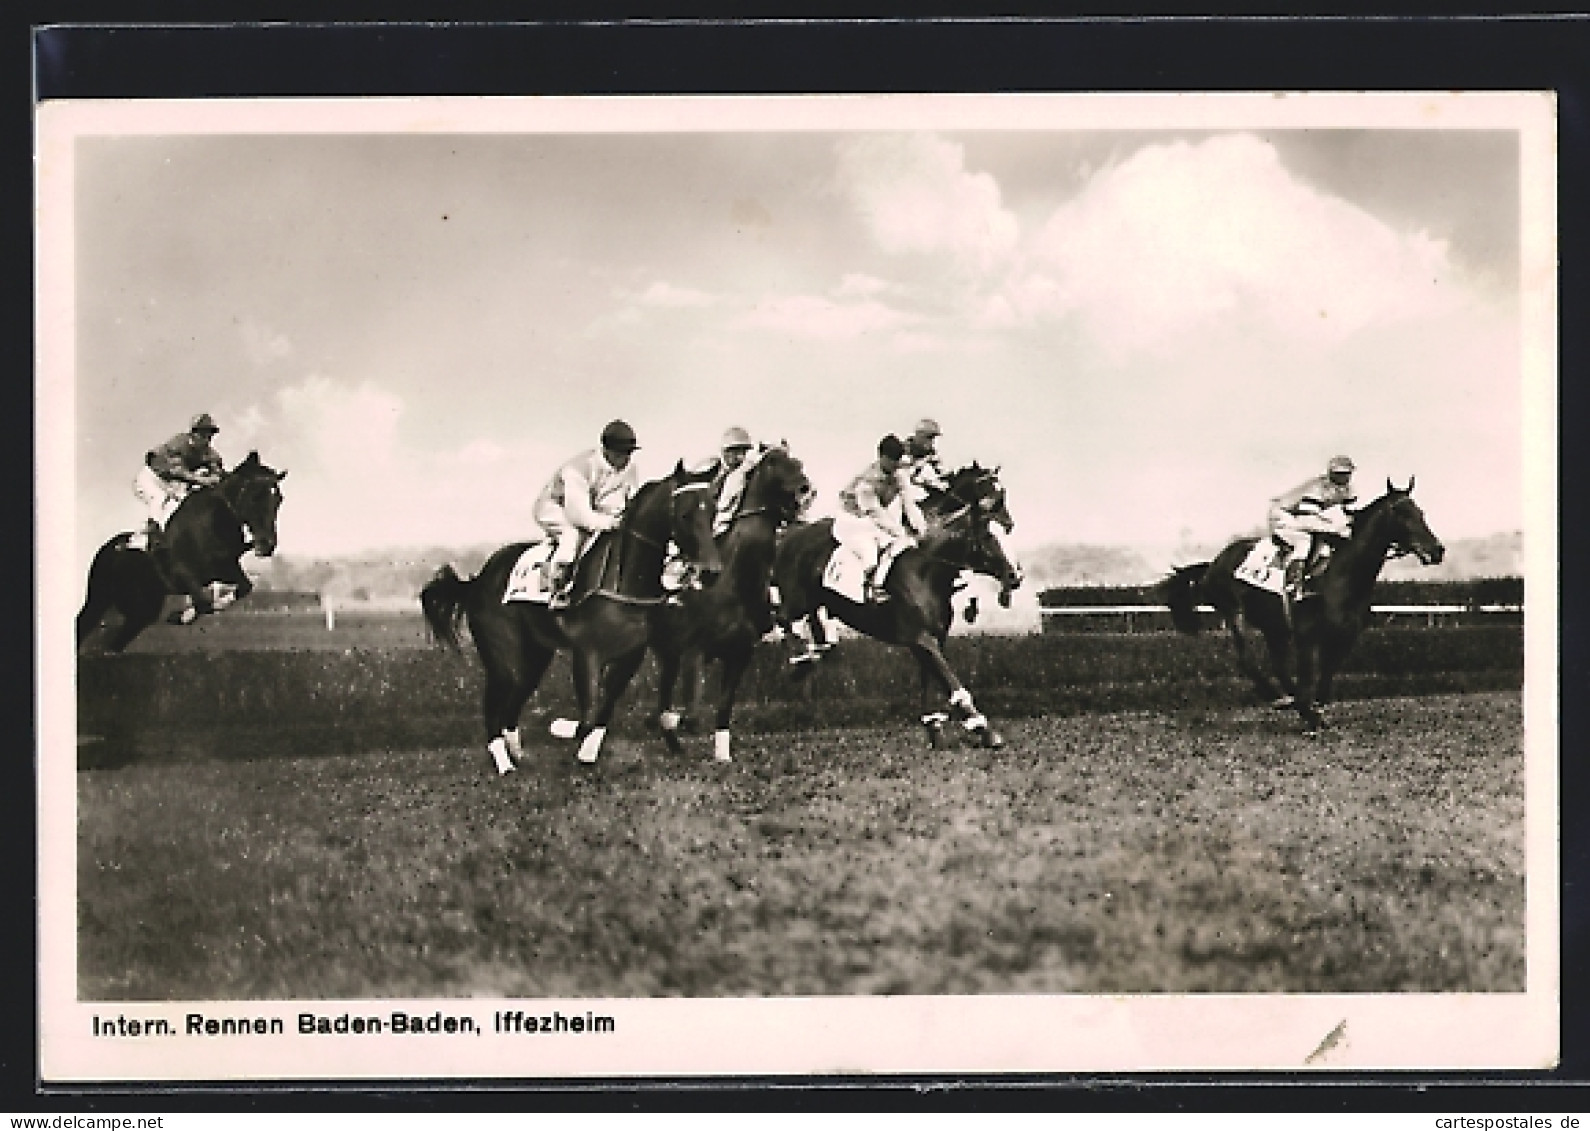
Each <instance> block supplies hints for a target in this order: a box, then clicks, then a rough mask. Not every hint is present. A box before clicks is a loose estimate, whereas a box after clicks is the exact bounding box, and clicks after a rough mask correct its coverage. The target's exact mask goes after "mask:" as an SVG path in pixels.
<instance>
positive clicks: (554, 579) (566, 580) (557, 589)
mask: <svg viewBox="0 0 1590 1131" xmlns="http://www.w3.org/2000/svg"><path fill="white" fill-rule="evenodd" d="M547 564H548V569H549V570H550V576H549V578H548V581H547V591H548V592H550V593H551V594H552V599H551V601H550V602H549V603H550V604H551V605H553V606H554V607H556V608H566V607H567V606H568V603H569V597H570V592H569V590H570V589H572V588H573V587H574V563H573V562H549V563H547Z"/></svg>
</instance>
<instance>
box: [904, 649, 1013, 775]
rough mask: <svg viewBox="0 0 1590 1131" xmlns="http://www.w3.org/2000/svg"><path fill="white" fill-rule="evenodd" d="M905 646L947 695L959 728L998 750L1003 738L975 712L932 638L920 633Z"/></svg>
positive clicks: (966, 691) (1003, 741) (975, 708)
mask: <svg viewBox="0 0 1590 1131" xmlns="http://www.w3.org/2000/svg"><path fill="white" fill-rule="evenodd" d="M909 647H910V649H911V652H912V654H913V655H915V656H916V659H917V663H919V664H924V665H928V666H930V667H931V668H932V670H933V674H934V675H936V676H937V677H938V679H939V682H940V683H942V684H943V685H944V687H945V689H946V690H947V691H948V692H949V693H950V710H951V712H953V713H954V715H955V717H956V718H958V719H960V720H961V725H962V726H963V727H965V728H966V730H967V732H968V733H969V734H975V735H977V736H978V738H979V739H980V740H981V741H982V744H983V745H984V746H986V747H988V748H989V749H998V748H999V747H1001V746H1003V745H1005V740H1004V738H1003V737H1001V736H1000V734H999V732H998V731H996V730H995V729H994V728H993V727H991V726H990V725H989V724H988V719H987V718H986V717H984V715H983V713H982V712H981V711H979V710H978V709H977V704H976V703H974V702H972V693H971V691H970V690H969V689H968V688H967V687H966V685H965V684H963V683H962V682H961V681H960V680H959V679H957V678H956V676H955V673H954V672H953V671H951V670H950V665H949V663H948V662H947V661H946V660H945V659H944V650H943V649H942V648H941V647H940V646H939V642H938V641H937V640H936V639H934V638H933V637H932V636H928V635H926V634H924V635H923V636H921V637H920V638H918V639H917V640H916V641H915V642H914V643H912V644H911V645H910V646H909Z"/></svg>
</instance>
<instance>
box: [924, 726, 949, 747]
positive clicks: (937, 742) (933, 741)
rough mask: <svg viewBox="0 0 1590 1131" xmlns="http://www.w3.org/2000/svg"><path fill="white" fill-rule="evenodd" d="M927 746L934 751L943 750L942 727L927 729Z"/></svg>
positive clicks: (944, 743)
mask: <svg viewBox="0 0 1590 1131" xmlns="http://www.w3.org/2000/svg"><path fill="white" fill-rule="evenodd" d="M927 732H928V745H929V746H931V747H932V748H933V749H935V750H943V749H944V747H945V745H946V742H945V738H944V728H943V727H928V728H927Z"/></svg>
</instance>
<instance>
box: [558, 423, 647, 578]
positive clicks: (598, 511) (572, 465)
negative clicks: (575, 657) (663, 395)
mask: <svg viewBox="0 0 1590 1131" xmlns="http://www.w3.org/2000/svg"><path fill="white" fill-rule="evenodd" d="M638 447H640V445H639V444H637V443H636V442H635V430H634V429H633V428H631V427H630V426H629V425H628V424H626V423H624V422H623V421H622V420H615V421H613V422H612V423H610V424H609V425H608V426H607V427H606V428H604V429H602V441H601V448H600V449H592V450H591V451H586V452H581V453H580V454H579V455H577V456H574V457H573V458H571V459H569V460H568V461H567V462H565V463H564V464H563V466H561V467H559V468H558V470H557V471H556V472H555V473H554V474H553V476H552V478H551V480H549V481H548V483H547V485H546V486H545V487H543V488H542V489H541V494H540V495H539V496H538V497H537V498H536V503H535V508H534V510H533V511H532V512H531V513H532V514H533V515H534V516H535V520H536V522H537V523H538V524H540V526H541V529H542V530H544V531H546V533H547V536H548V537H549V538H551V539H552V541H553V550H552V557H551V559H550V560H549V561H548V565H549V567H550V569H551V575H550V576H549V577H548V579H547V582H548V587H549V588H550V589H552V590H553V591H554V592H556V591H558V590H561V589H562V588H563V587H564V586H565V585H567V584H568V582H569V580H570V579H571V578H572V576H573V573H574V562H575V559H577V558H578V557H579V554H580V551H581V550H582V549H584V547H585V543H586V542H587V541H588V540H589V538H590V537H592V536H594V535H595V534H597V533H599V532H600V531H603V530H614V529H617V527H618V521H619V515H620V514H621V513H622V512H623V510H624V507H625V505H626V504H628V502H629V500H630V497H631V496H632V495H634V493H635V491H636V489H637V488H639V486H640V480H639V478H638V472H637V471H636V469H635V465H634V463H633V462H632V460H631V457H632V456H633V454H634V452H635V449H636V448H638Z"/></svg>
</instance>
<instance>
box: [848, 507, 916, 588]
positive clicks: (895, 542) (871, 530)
mask: <svg viewBox="0 0 1590 1131" xmlns="http://www.w3.org/2000/svg"><path fill="white" fill-rule="evenodd" d="M834 540H835V541H837V542H838V543H839V547H840V549H842V550H844V551H845V552H846V553H849V554H852V555H854V556H855V557H856V558H858V559H860V561H861V565H862V569H863V570H864V571H865V572H866V574H867V576H869V577H871V578H872V579H873V584H874V585H881V584H883V577H882V576H880V575H877V574H875V572H874V571H876V570H877V569H878V567H879V565H880V564H884V573H885V574H887V572H888V566H887V564H886V563H889V562H893V561H894V559H895V558H896V557H898V556H899V555H900V554H902V553H904V552H905V551H906V550H908V549H910V548H911V547H912V546H914V545H916V540H915V539H913V538H911V537H910V536H909V535H895V534H891V533H890V532H889V531H887V530H884V529H883V528H882V527H880V526H879V525H878V524H877V523H875V522H873V521H872V520H871V519H870V518H863V517H861V516H859V515H853V514H839V515H836V516H835V517H834Z"/></svg>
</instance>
